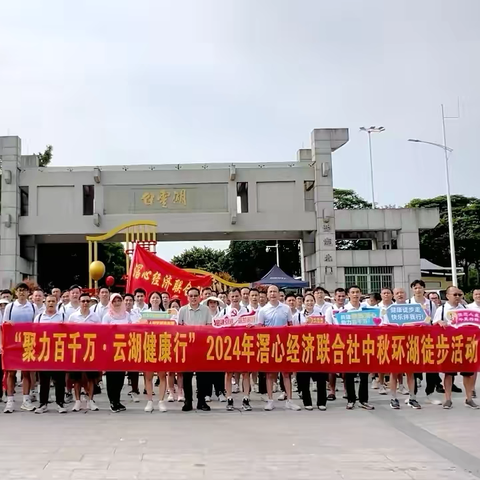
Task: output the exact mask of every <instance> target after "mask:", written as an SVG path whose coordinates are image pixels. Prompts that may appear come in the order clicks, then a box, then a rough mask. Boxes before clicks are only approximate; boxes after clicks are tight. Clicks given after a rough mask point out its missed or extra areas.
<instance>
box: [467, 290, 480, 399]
mask: <svg viewBox="0 0 480 480" xmlns="http://www.w3.org/2000/svg"><path fill="white" fill-rule="evenodd" d="M467 308H468V309H469V310H480V288H476V289H475V290H474V291H473V302H472V303H470V304H468V305H467ZM476 384H477V372H475V374H474V375H473V392H472V397H473V398H477V393H476V391H475V385H476Z"/></svg>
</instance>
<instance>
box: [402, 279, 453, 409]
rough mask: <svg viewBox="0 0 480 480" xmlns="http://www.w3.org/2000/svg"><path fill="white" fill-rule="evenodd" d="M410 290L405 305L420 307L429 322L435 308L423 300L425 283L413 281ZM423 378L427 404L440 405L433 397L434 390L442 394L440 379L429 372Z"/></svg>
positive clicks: (437, 375) (436, 374)
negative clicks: (412, 304)
mask: <svg viewBox="0 0 480 480" xmlns="http://www.w3.org/2000/svg"><path fill="white" fill-rule="evenodd" d="M410 289H411V290H412V293H413V296H412V298H410V300H408V302H407V303H418V304H419V305H421V306H422V308H423V309H424V310H425V313H426V315H427V318H430V322H431V321H432V320H433V318H434V317H435V312H436V310H437V306H436V305H435V303H434V302H433V301H432V300H430V299H427V298H425V282H424V281H423V280H414V281H413V282H412V283H411V284H410ZM422 376H423V375H422ZM425 378H426V387H425V393H426V395H427V400H426V401H427V403H431V404H433V405H441V404H442V403H441V402H440V400H439V399H438V398H435V395H434V394H435V390H437V392H439V393H440V392H442V393H443V387H442V379H441V378H440V375H439V374H438V373H436V372H431V373H426V374H425ZM455 389H456V388H455V387H454V390H455Z"/></svg>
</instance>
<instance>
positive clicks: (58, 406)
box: [35, 405, 67, 413]
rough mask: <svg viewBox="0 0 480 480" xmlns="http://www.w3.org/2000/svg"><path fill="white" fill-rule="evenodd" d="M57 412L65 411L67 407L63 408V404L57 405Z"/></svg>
mask: <svg viewBox="0 0 480 480" xmlns="http://www.w3.org/2000/svg"><path fill="white" fill-rule="evenodd" d="M37 410H38V408H37ZM57 412H58V413H67V409H66V408H65V406H64V405H57ZM35 413H37V412H36V411H35Z"/></svg>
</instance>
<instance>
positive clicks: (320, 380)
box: [297, 372, 328, 407]
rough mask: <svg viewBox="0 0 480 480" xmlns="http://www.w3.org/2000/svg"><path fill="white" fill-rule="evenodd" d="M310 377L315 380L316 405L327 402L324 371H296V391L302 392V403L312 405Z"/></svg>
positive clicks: (326, 377) (306, 405) (326, 375)
mask: <svg viewBox="0 0 480 480" xmlns="http://www.w3.org/2000/svg"><path fill="white" fill-rule="evenodd" d="M310 379H312V380H313V381H314V382H317V407H319V406H320V405H326V404H327V388H326V382H327V380H328V374H327V373H324V372H297V384H298V391H299V392H301V394H302V400H303V405H304V406H305V407H311V406H312V395H311V393H310Z"/></svg>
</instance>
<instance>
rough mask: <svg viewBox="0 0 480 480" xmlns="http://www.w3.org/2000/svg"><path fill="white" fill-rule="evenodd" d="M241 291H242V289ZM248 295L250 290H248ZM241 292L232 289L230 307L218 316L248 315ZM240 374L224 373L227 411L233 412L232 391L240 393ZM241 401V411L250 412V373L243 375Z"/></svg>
mask: <svg viewBox="0 0 480 480" xmlns="http://www.w3.org/2000/svg"><path fill="white" fill-rule="evenodd" d="M242 290H244V289H243V288H242ZM249 293H250V290H249ZM241 295H242V293H241V291H240V289H239V288H236V287H234V288H232V289H231V290H230V293H229V298H230V305H228V306H227V307H225V308H224V309H223V311H221V312H220V315H228V316H229V317H230V318H235V317H238V316H240V315H244V314H246V313H249V310H248V307H245V306H243V305H242V304H241V303H240V299H241ZM240 375H242V374H240V373H233V372H226V373H225V391H226V395H227V410H228V411H233V410H234V409H235V408H234V404H233V397H232V391H234V393H238V392H239V391H240V386H239V385H240ZM234 376H235V385H232V378H233V377H234ZM243 393H244V396H243V401H242V410H244V411H250V410H251V409H252V407H251V406H250V399H249V394H250V373H243Z"/></svg>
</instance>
